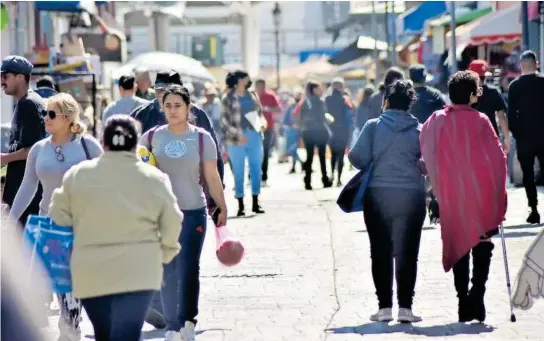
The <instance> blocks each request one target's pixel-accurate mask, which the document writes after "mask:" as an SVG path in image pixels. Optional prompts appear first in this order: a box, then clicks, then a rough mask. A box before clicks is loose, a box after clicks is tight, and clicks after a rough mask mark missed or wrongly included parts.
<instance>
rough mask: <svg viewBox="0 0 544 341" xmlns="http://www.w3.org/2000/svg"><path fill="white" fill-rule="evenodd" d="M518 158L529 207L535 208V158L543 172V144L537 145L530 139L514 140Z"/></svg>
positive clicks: (536, 196)
mask: <svg viewBox="0 0 544 341" xmlns="http://www.w3.org/2000/svg"><path fill="white" fill-rule="evenodd" d="M516 143H517V152H518V160H519V164H520V166H521V171H522V172H523V186H524V187H525V193H526V195H527V201H528V203H529V207H530V208H531V209H533V210H536V208H537V206H538V195H537V190H536V181H535V158H536V159H538V162H539V163H540V172H541V173H542V174H544V144H542V145H538V144H534V143H531V141H523V140H520V141H516Z"/></svg>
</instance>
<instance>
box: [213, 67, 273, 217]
mask: <svg viewBox="0 0 544 341" xmlns="http://www.w3.org/2000/svg"><path fill="white" fill-rule="evenodd" d="M226 83H227V92H226V93H225V94H224V95H223V98H222V99H221V127H222V128H223V133H224V135H223V136H224V140H223V141H224V142H225V145H226V146H227V152H228V155H229V159H230V166H231V168H232V172H233V173H234V187H235V188H234V191H235V197H236V199H237V200H238V213H237V214H236V215H237V216H238V217H242V216H245V215H246V213H245V206H244V180H245V179H244V174H245V169H246V158H247V160H248V164H249V176H250V178H251V179H250V181H251V194H252V195H253V202H252V208H251V210H252V211H253V212H254V213H257V214H261V213H265V212H264V210H263V209H262V207H261V205H260V203H259V195H260V194H261V183H262V164H263V155H264V154H263V153H264V152H263V131H264V130H265V129H266V120H265V118H264V114H263V112H262V108H261V104H260V102H259V99H258V98H257V95H256V94H255V93H254V92H253V91H250V90H249V88H250V87H251V80H250V79H249V75H248V74H247V72H245V71H235V72H231V73H229V74H228V75H227V79H226ZM251 115H252V117H253V118H256V120H254V121H251V120H250V119H249V118H248V117H251ZM258 122H262V123H264V125H263V124H261V125H260V126H255V124H256V123H258Z"/></svg>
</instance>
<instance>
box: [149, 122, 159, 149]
mask: <svg viewBox="0 0 544 341" xmlns="http://www.w3.org/2000/svg"><path fill="white" fill-rule="evenodd" d="M157 128H159V126H154V127H153V128H151V129H149V133H148V134H147V145H148V146H149V148H147V149H148V150H149V152H150V153H152V152H153V135H155V131H156V130H157Z"/></svg>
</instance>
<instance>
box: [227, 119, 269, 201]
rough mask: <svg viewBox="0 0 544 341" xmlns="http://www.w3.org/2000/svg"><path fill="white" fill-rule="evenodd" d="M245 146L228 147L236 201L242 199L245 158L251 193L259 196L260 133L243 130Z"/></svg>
mask: <svg viewBox="0 0 544 341" xmlns="http://www.w3.org/2000/svg"><path fill="white" fill-rule="evenodd" d="M244 134H245V136H246V137H247V144H245V145H239V146H229V147H228V153H229V158H230V165H231V167H232V171H233V172H234V189H235V195H236V198H237V199H240V198H243V197H244V174H245V168H246V156H247V158H248V161H249V175H250V176H251V192H252V194H253V195H259V194H261V180H262V179H261V171H262V170H261V167H262V164H263V137H262V135H261V133H258V132H256V131H255V130H252V129H246V130H244Z"/></svg>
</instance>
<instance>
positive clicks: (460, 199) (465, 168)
mask: <svg viewBox="0 0 544 341" xmlns="http://www.w3.org/2000/svg"><path fill="white" fill-rule="evenodd" d="M448 90H449V95H450V99H451V102H452V103H453V104H452V105H451V106H447V107H446V108H445V109H444V110H440V111H437V112H435V113H434V114H433V115H432V116H431V117H430V118H429V119H428V121H427V122H426V123H425V124H424V125H423V128H422V131H421V135H420V143H421V152H422V156H423V159H424V160H425V165H426V168H427V171H428V175H429V178H430V181H431V184H432V187H433V191H434V193H435V195H436V198H437V200H438V202H439V205H440V225H441V230H442V231H441V232H442V247H443V251H442V264H443V266H444V270H445V271H446V272H448V271H449V270H450V269H452V268H453V275H454V282H455V289H456V290H457V297H458V298H459V311H458V313H459V322H469V321H472V320H478V321H480V322H483V321H484V320H485V317H486V311H485V305H484V293H485V285H486V282H487V278H488V275H489V266H490V263H491V255H492V251H493V248H494V245H493V243H492V242H491V239H490V237H491V236H493V235H494V234H496V233H497V232H498V226H499V224H501V223H502V221H503V219H504V215H505V212H506V156H505V155H504V152H503V150H502V147H501V143H500V140H499V138H498V136H497V134H496V133H495V130H494V129H493V126H492V125H491V122H490V121H489V118H487V116H486V115H485V114H482V113H480V112H479V111H477V110H476V109H473V108H472V107H471V105H472V104H474V103H476V102H477V101H478V97H479V96H480V95H481V93H482V88H481V85H480V80H479V78H478V75H477V74H476V73H475V72H472V71H460V72H457V73H456V74H454V75H453V76H452V78H451V79H450V81H449V83H448ZM471 251H472V258H473V272H472V288H471V289H470V291H469V289H468V287H469V277H470V272H469V262H470V252H471Z"/></svg>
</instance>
